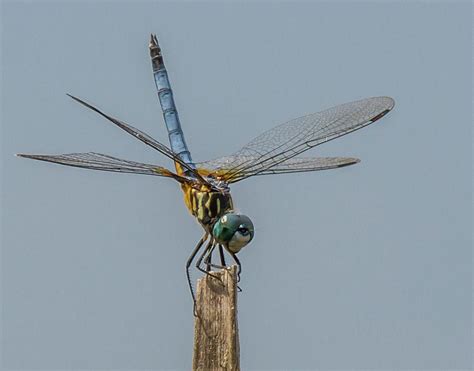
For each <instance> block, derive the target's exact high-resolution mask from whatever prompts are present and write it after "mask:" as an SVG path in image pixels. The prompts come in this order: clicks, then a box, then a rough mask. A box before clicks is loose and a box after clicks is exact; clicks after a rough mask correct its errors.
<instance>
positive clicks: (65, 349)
mask: <svg viewBox="0 0 474 371" xmlns="http://www.w3.org/2000/svg"><path fill="white" fill-rule="evenodd" d="M471 16H472V12H471V3H470V2H463V3H455V2H437V3H431V2H430V3H429V2H405V1H403V2H401V1H400V2H384V3H382V2H302V3H294V2H291V3H290V2H261V3H256V2H247V3H237V2H227V3H218V2H208V3H189V2H182V3H168V2H141V3H132V2H122V3H113V2H105V1H104V2H84V3H80V2H54V3H53V2H11V1H10V2H3V4H2V83H1V87H2V119H1V122H2V135H1V138H2V358H3V360H2V361H3V367H4V368H5V369H25V370H26V369H45V370H52V369H59V370H72V369H85V370H93V369H124V370H135V369H149V370H161V369H183V370H184V369H189V368H190V365H191V353H192V334H193V317H192V303H191V299H190V296H189V293H188V291H187V286H186V280H185V275H184V264H185V261H186V259H187V257H188V255H189V253H190V251H191V250H192V248H193V247H194V245H195V244H196V242H197V240H198V239H199V238H200V236H201V230H200V227H199V226H198V225H197V223H196V222H195V221H194V220H193V219H192V217H191V216H190V215H189V214H188V213H187V211H186V209H185V207H184V205H183V202H182V195H181V193H180V190H179V187H178V186H177V185H176V184H175V183H173V182H172V181H169V180H166V179H160V178H153V177H145V176H138V175H136V176H134V175H124V174H113V173H100V172H90V171H89V172H88V171H86V170H80V169H74V168H67V167H61V166H55V165H52V164H46V163H39V162H33V161H28V160H23V159H19V158H15V157H13V153H16V152H30V153H67V152H80V151H99V152H103V153H108V154H111V155H116V156H118V157H123V158H129V159H133V160H137V161H144V162H152V163H153V162H155V163H157V164H162V165H169V163H168V162H167V161H166V159H164V158H163V157H162V156H160V155H159V154H157V153H154V152H153V151H152V150H151V149H149V148H147V147H146V146H144V145H142V144H141V143H139V142H137V141H135V140H134V139H133V138H131V137H130V136H128V135H126V134H125V133H123V132H122V131H120V130H118V129H116V128H114V127H112V126H111V125H110V124H108V123H107V122H106V121H104V120H103V119H101V118H100V117H98V116H97V115H95V114H94V113H92V112H89V111H87V110H85V109H84V108H82V107H81V106H79V105H78V104H76V103H74V102H73V101H71V100H70V99H68V98H67V97H66V96H65V93H66V92H68V93H71V94H74V95H77V96H79V97H82V98H85V99H87V100H89V101H90V102H93V103H95V104H97V105H98V106H100V107H101V108H103V109H104V110H105V111H106V112H108V113H110V114H113V115H115V116H117V117H119V118H122V119H123V120H125V121H128V122H130V123H131V124H132V125H134V126H137V127H139V128H140V129H142V130H144V131H145V132H148V133H150V134H151V135H153V136H155V137H156V138H157V139H159V140H162V141H166V140H167V137H166V133H165V129H164V124H163V121H162V118H161V112H160V108H159V104H158V101H157V98H156V94H155V91H154V84H153V79H152V75H151V67H150V62H149V57H148V50H147V44H148V37H149V34H150V32H154V33H156V34H157V35H158V37H159V39H160V42H161V44H162V47H163V51H164V54H165V60H166V65H167V67H168V71H169V76H170V80H171V83H172V86H173V88H174V92H175V98H176V103H177V106H178V109H179V113H180V117H181V121H182V125H183V129H184V132H185V134H186V137H187V142H188V144H189V147H190V149H191V151H192V153H193V156H194V158H195V159H196V160H205V159H208V158H212V157H216V156H221V155H224V154H228V153H230V152H232V151H233V150H236V149H238V148H239V146H241V145H243V144H245V143H246V142H247V141H248V140H250V139H251V138H252V137H254V136H255V135H257V134H259V133H260V132H262V131H263V130H265V129H268V128H270V127H272V126H273V125H276V124H278V123H281V122H284V121H286V120H288V119H291V118H294V117H298V116H301V115H303V114H306V113H311V112H314V111H319V110H322V109H325V108H328V107H331V106H333V105H336V104H339V103H344V102H348V101H352V100H356V99H360V98H364V97H369V96H377V95H389V96H392V97H393V98H394V99H395V101H396V107H395V109H394V110H393V111H392V112H391V113H390V114H389V115H388V116H386V117H385V118H383V120H381V121H379V122H378V123H377V124H374V125H373V126H371V127H368V128H366V129H364V130H361V131H358V132H356V133H354V134H352V135H350V136H347V137H344V138H340V139H338V140H337V141H334V142H331V143H328V144H326V145H323V146H321V147H319V148H317V149H315V150H313V151H312V152H310V154H311V155H318V154H319V155H333V156H354V157H359V158H360V159H361V160H362V162H361V163H360V164H358V165H356V166H353V167H349V168H344V169H339V170H333V171H326V172H320V173H310V174H297V175H291V176H290V175H289V176H276V177H260V178H255V179H250V180H247V181H245V182H242V183H241V184H237V185H235V186H234V187H233V188H232V191H233V196H234V201H235V203H236V205H237V207H238V208H239V210H241V211H242V212H245V213H246V214H247V215H249V216H250V217H251V218H252V220H253V222H254V224H255V226H256V237H255V239H254V241H253V242H252V243H251V244H250V245H249V246H248V247H247V248H246V249H245V250H244V251H242V252H241V253H240V258H241V261H242V264H243V273H242V282H241V287H242V289H243V292H242V293H241V294H240V295H239V326H240V339H241V344H240V345H241V363H242V369H244V370H253V369H277V368H281V369H321V370H327V369H390V370H396V369H406V368H410V369H443V370H446V369H467V368H469V367H470V366H471V361H472V359H471V351H472V340H471V339H472V338H471V328H472V321H471V313H472V301H471V298H472V276H471V273H472V251H471V248H472V217H471V205H472V195H471V192H472V182H471V181H472V179H471V169H472V167H471V159H472V157H471V145H472V138H471V126H472V118H471V103H472V93H471V81H472V79H471V77H472V72H471V64H472V59H471V49H472V43H471V30H472V19H471ZM196 277H198V275H197V274H195V277H194V278H196Z"/></svg>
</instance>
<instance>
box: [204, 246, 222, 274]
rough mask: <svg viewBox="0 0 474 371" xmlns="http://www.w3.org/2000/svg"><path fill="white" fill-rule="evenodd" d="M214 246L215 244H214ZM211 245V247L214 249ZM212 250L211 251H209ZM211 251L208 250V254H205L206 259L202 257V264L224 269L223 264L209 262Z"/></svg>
mask: <svg viewBox="0 0 474 371" xmlns="http://www.w3.org/2000/svg"><path fill="white" fill-rule="evenodd" d="M214 247H215V246H214ZM214 247H213V249H214ZM211 252H212V251H211ZM211 252H209V254H207V257H206V259H204V264H206V266H207V267H208V268H210V267H212V268H217V269H225V268H227V267H226V266H225V265H219V264H213V263H211Z"/></svg>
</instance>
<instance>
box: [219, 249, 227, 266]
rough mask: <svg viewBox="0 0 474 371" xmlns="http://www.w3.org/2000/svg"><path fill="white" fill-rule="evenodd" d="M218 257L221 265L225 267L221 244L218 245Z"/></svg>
mask: <svg viewBox="0 0 474 371" xmlns="http://www.w3.org/2000/svg"><path fill="white" fill-rule="evenodd" d="M219 256H220V257H221V265H222V266H223V267H225V266H226V264H225V258H224V249H223V247H222V245H221V244H219Z"/></svg>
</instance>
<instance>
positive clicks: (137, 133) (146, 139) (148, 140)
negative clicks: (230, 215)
mask: <svg viewBox="0 0 474 371" xmlns="http://www.w3.org/2000/svg"><path fill="white" fill-rule="evenodd" d="M67 95H68V96H69V97H70V98H72V99H74V100H75V101H76V102H79V103H80V104H82V105H84V106H86V107H87V108H89V109H91V110H92V111H94V112H97V113H98V114H99V115H101V116H102V117H105V118H106V119H107V120H109V121H110V122H112V123H113V124H115V125H117V126H118V127H119V128H121V129H122V130H125V131H126V132H127V133H129V134H131V135H133V136H134V137H135V138H137V139H138V140H140V141H142V142H143V143H145V144H147V145H149V146H150V147H152V148H154V149H156V150H157V151H158V152H160V153H162V154H163V155H165V156H166V157H168V158H170V159H171V160H173V161H175V162H177V163H179V164H180V165H181V166H182V167H183V168H185V169H187V170H188V171H189V172H190V173H191V174H193V175H194V176H195V177H196V178H198V179H199V180H200V181H201V182H202V183H206V184H208V183H207V181H206V180H205V179H204V178H202V176H201V175H200V174H199V173H198V172H197V171H196V170H195V169H194V168H193V167H192V166H191V165H189V164H187V163H185V162H184V161H183V160H182V159H181V158H180V157H179V156H177V155H176V154H175V153H174V152H173V151H172V150H171V149H169V148H168V147H167V146H165V145H164V144H162V143H160V142H158V141H157V140H156V139H153V138H152V137H151V136H150V135H148V134H146V133H144V132H143V131H141V130H138V129H137V128H135V127H133V126H131V125H129V124H127V123H125V122H123V121H121V120H119V119H116V118H114V117H112V116H109V115H107V114H105V113H104V112H102V111H101V110H99V109H98V108H97V107H94V106H93V105H91V104H89V103H87V102H85V101H83V100H82V99H79V98H77V97H75V96H73V95H70V94H67Z"/></svg>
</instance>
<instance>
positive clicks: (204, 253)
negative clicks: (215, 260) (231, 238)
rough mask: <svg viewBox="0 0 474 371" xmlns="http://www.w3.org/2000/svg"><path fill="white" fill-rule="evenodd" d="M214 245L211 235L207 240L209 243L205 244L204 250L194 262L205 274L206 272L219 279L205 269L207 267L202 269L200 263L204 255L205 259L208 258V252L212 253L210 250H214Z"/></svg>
mask: <svg viewBox="0 0 474 371" xmlns="http://www.w3.org/2000/svg"><path fill="white" fill-rule="evenodd" d="M215 246H216V245H215V243H214V240H213V239H212V237H211V239H210V240H209V243H208V244H207V246H206V248H205V249H204V251H203V252H202V254H201V255H200V256H199V259H198V260H197V262H196V268H197V269H199V270H200V271H201V272H202V273H205V274H207V275H208V276H211V277H213V278H215V279H216V280H218V281H221V279H220V278H219V277H217V276H216V275H214V274H212V273H210V272H209V271H208V270H207V268H206V269H203V268H202V267H201V264H202V261H203V259H204V257H205V256H206V259H207V258H208V255H209V254H212V251H213V250H214V248H215ZM221 282H222V281H221Z"/></svg>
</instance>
